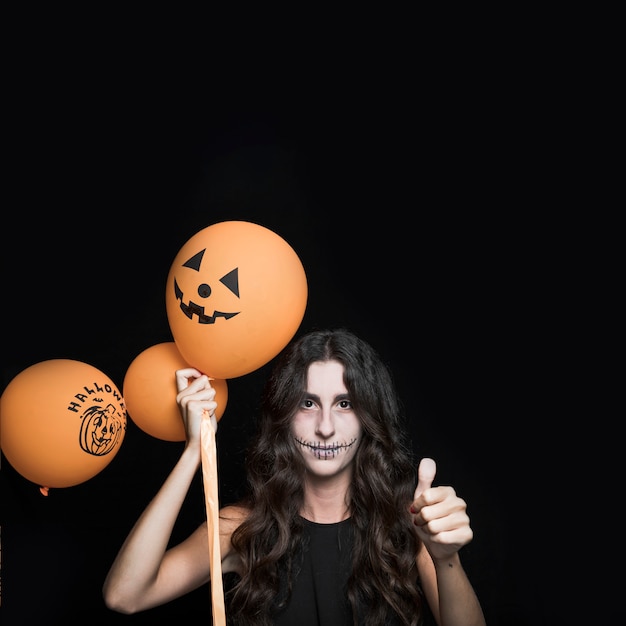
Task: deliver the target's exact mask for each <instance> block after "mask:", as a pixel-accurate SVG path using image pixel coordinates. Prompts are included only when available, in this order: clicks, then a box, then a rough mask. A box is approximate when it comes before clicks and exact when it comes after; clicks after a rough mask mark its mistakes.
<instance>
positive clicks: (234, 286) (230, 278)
mask: <svg viewBox="0 0 626 626" xmlns="http://www.w3.org/2000/svg"><path fill="white" fill-rule="evenodd" d="M220 282H221V283H222V284H223V285H226V287H228V288H229V289H230V290H231V291H232V292H233V293H234V294H235V295H236V296H237V297H239V269H238V268H235V269H234V270H233V271H232V272H228V274H225V275H224V276H222V278H220Z"/></svg>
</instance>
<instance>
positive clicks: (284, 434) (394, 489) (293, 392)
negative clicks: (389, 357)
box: [226, 329, 424, 626]
mask: <svg viewBox="0 0 626 626" xmlns="http://www.w3.org/2000/svg"><path fill="white" fill-rule="evenodd" d="M329 360H336V361H339V362H341V363H342V364H343V366H344V368H345V374H344V384H345V386H346V388H347V390H348V393H349V396H350V400H351V402H352V405H353V407H354V410H355V413H356V414H357V415H358V417H359V419H360V421H361V424H362V426H363V435H362V440H361V442H360V446H359V449H358V451H357V453H356V456H355V460H354V472H353V479H352V484H351V488H350V492H349V494H348V506H349V511H350V519H351V524H352V526H353V530H354V548H353V566H352V574H351V575H350V578H349V580H348V589H347V595H348V599H349V602H350V604H351V606H352V614H353V616H354V623H355V625H356V624H357V620H358V619H359V617H358V616H365V617H362V618H361V619H365V622H360V626H363V624H364V623H365V624H372V625H379V624H385V623H387V620H389V619H392V620H393V619H395V620H396V622H397V623H399V624H405V625H407V626H416V625H417V624H419V623H420V619H421V615H422V611H423V608H422V607H423V602H424V600H423V595H422V592H421V589H420V586H419V580H418V573H417V566H416V563H415V557H416V554H417V551H418V547H419V539H418V538H417V537H416V534H415V531H414V528H413V525H412V522H411V518H410V514H409V511H408V507H409V505H410V502H411V501H412V499H413V492H414V490H415V485H416V466H415V463H414V459H413V454H412V450H411V447H410V445H409V442H408V437H407V431H406V429H405V425H404V416H403V414H402V411H401V405H400V402H399V400H398V397H397V394H396V391H395V387H394V384H393V380H392V376H391V373H390V371H389V368H388V367H387V366H386V364H385V363H384V362H383V361H382V360H381V358H380V357H379V356H378V354H377V353H376V352H375V351H374V349H373V348H372V347H371V346H370V345H369V344H368V343H366V342H365V341H363V340H362V339H360V338H359V337H357V336H355V335H354V334H353V333H351V332H350V331H348V330H345V329H337V330H316V331H313V332H310V333H308V334H306V335H303V336H301V337H300V338H299V339H297V340H294V341H293V342H292V343H291V344H290V345H289V346H288V347H287V348H286V349H285V350H284V351H283V352H282V353H281V355H280V356H279V357H278V359H277V361H276V364H275V366H274V368H273V370H272V373H271V375H270V377H269V378H268V381H267V383H266V386H265V388H264V391H263V395H262V398H261V411H260V419H259V424H258V429H257V433H256V435H255V437H254V438H253V439H252V441H251V444H250V446H249V448H248V452H247V455H246V469H247V480H248V493H247V495H246V497H245V499H244V500H243V501H242V502H241V504H243V505H244V506H246V507H247V508H249V511H250V514H249V516H248V518H247V519H246V521H245V522H244V523H243V524H241V525H240V526H239V527H238V528H237V529H236V530H235V532H234V533H233V535H232V544H233V546H234V549H235V550H236V551H237V553H238V554H239V555H240V557H241V559H242V561H243V573H242V575H241V577H240V578H238V579H237V581H236V582H235V583H234V584H233V585H232V587H231V588H230V589H228V591H227V593H226V597H227V599H228V604H229V613H230V619H232V620H233V622H234V623H236V624H242V625H248V624H254V625H266V624H271V623H272V622H271V615H272V614H273V612H275V611H276V610H279V609H280V601H279V602H278V605H277V598H279V589H280V588H281V587H280V580H281V572H282V575H283V577H284V573H285V572H286V573H287V574H286V579H287V594H288V593H289V591H290V589H291V583H292V579H293V575H294V574H295V571H294V568H295V563H296V558H295V555H297V554H299V553H300V551H301V550H302V545H301V542H302V541H303V522H302V520H301V518H300V511H301V508H302V504H303V499H304V492H303V484H304V473H305V468H304V462H303V460H302V456H301V452H300V451H299V450H298V449H297V447H296V444H295V442H294V440H293V437H292V435H291V431H290V428H291V421H292V417H293V416H294V414H295V413H296V411H297V409H298V408H299V406H300V405H301V402H302V399H303V396H304V394H305V392H306V387H307V372H308V367H309V365H310V364H311V363H313V362H315V361H329ZM284 595H285V594H283V596H281V597H283V601H284V600H285V597H284ZM394 623H395V622H394Z"/></svg>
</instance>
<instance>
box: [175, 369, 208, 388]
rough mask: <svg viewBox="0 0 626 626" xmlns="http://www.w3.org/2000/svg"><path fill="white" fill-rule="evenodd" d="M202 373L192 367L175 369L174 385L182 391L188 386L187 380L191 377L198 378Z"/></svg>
mask: <svg viewBox="0 0 626 626" xmlns="http://www.w3.org/2000/svg"><path fill="white" fill-rule="evenodd" d="M200 376H202V373H201V372H200V371H198V370H197V369H195V368H194V367H187V368H185V369H181V370H176V387H177V388H178V391H183V390H184V389H187V387H188V386H189V381H190V380H192V379H196V378H200Z"/></svg>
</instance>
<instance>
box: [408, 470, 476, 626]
mask: <svg viewBox="0 0 626 626" xmlns="http://www.w3.org/2000/svg"><path fill="white" fill-rule="evenodd" d="M435 471H436V465H435V462H434V461H433V460H432V459H422V462H421V463H420V466H419V468H418V484H417V488H416V490H415V496H414V500H413V504H412V505H411V513H412V514H413V523H414V524H415V529H416V532H417V535H418V537H419V538H420V539H421V541H422V547H421V549H420V552H419V554H418V556H417V567H418V570H419V573H420V578H421V580H422V585H423V588H424V593H425V595H426V597H427V599H428V603H429V605H430V607H431V609H432V611H433V614H434V616H435V619H436V620H437V623H438V624H439V625H440V626H485V617H484V615H483V611H482V608H481V606H480V603H479V601H478V598H477V597H476V593H475V592H474V589H473V588H472V585H471V584H470V581H469V579H468V578H467V575H466V573H465V571H464V569H463V567H462V565H461V559H460V557H459V550H460V549H461V548H462V547H463V546H464V545H466V544H468V543H469V542H470V541H471V540H472V539H473V531H472V529H471V527H470V524H469V517H468V516H467V512H466V508H467V507H466V503H465V501H464V500H462V499H461V498H459V497H458V496H457V495H456V493H455V491H454V489H453V488H452V487H431V485H432V482H433V480H434V478H435Z"/></svg>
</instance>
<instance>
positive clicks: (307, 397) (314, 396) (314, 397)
mask: <svg viewBox="0 0 626 626" xmlns="http://www.w3.org/2000/svg"><path fill="white" fill-rule="evenodd" d="M304 400H313V401H314V402H317V404H320V402H321V401H320V397H319V396H318V395H317V394H315V393H309V392H308V391H306V392H305V393H304ZM343 400H350V394H347V393H340V394H339V395H336V396H335V397H334V398H333V402H342V401H343Z"/></svg>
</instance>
